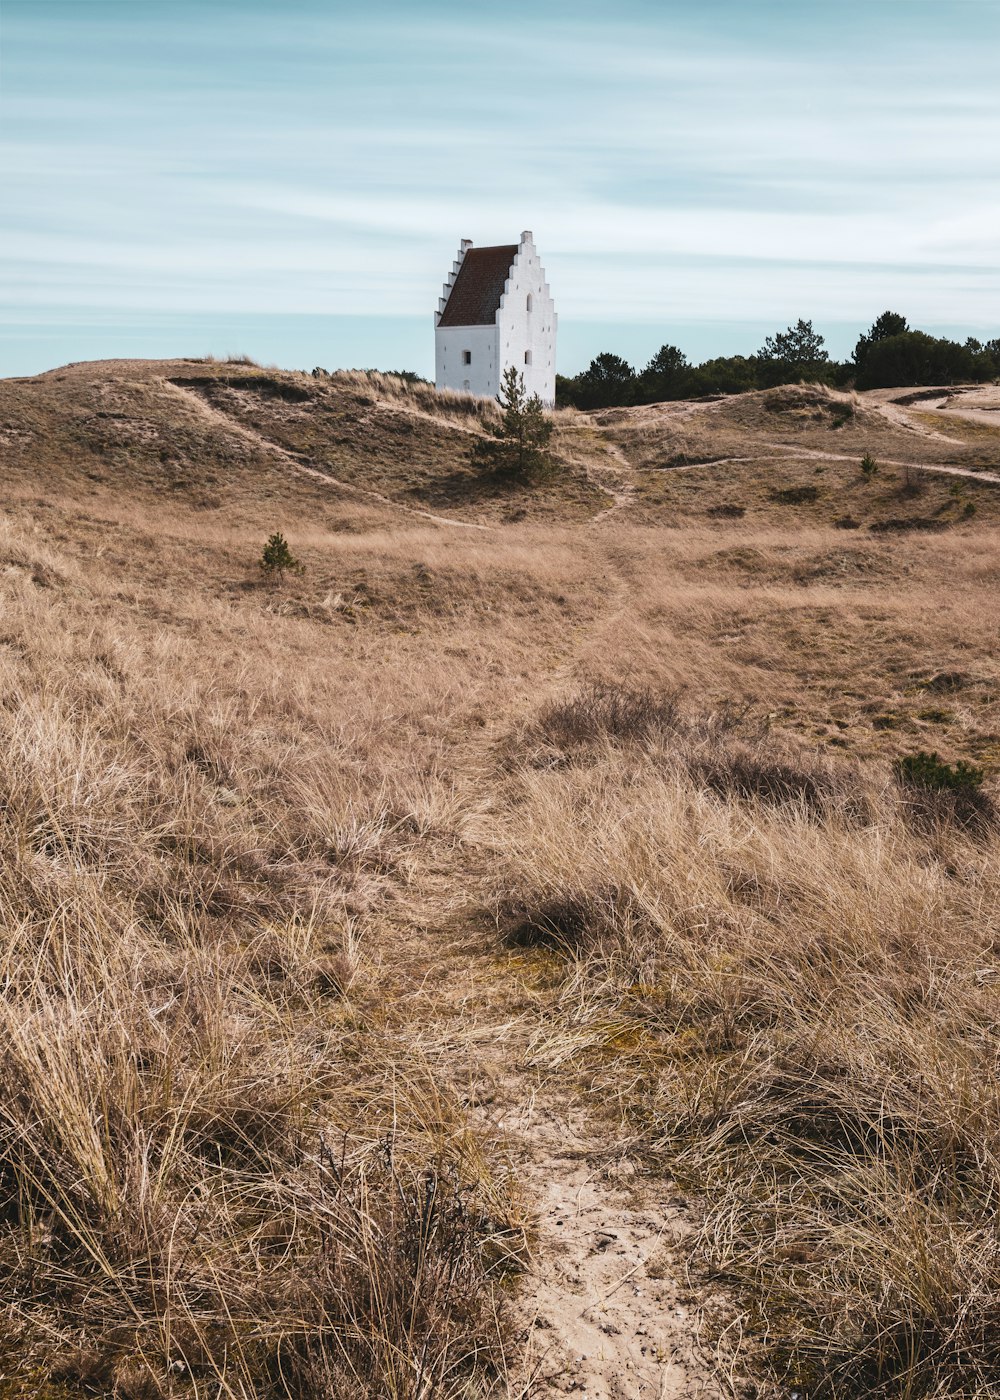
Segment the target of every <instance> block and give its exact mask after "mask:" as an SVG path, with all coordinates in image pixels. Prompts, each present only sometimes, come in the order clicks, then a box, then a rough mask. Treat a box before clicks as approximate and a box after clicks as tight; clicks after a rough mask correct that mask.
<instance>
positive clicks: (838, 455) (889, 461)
mask: <svg viewBox="0 0 1000 1400" xmlns="http://www.w3.org/2000/svg"><path fill="white" fill-rule="evenodd" d="M764 446H765V447H770V448H773V449H774V451H776V452H778V453H780V454H781V455H782V456H785V457H806V458H808V459H809V460H810V461H812V460H814V459H815V460H816V461H819V462H856V461H857V457H856V456H854V455H852V454H851V453H847V452H822V451H820V450H819V449H818V448H815V447H792V446H790V445H789V444H788V443H784V442H766V443H764ZM879 462H880V464H881V465H882V466H884V467H907V468H909V470H910V471H915V472H943V473H944V474H945V475H946V476H965V477H969V478H970V480H972V481H988V482H989V483H990V484H991V485H993V486H1000V476H998V475H996V474H995V473H993V472H977V471H973V470H972V469H971V468H970V467H952V466H948V465H947V464H946V463H944V462H902V461H899V460H898V459H897V458H894V457H880V458H879ZM702 465H709V464H707V463H703V464H702ZM674 470H677V471H686V470H688V468H685V467H679V468H674Z"/></svg>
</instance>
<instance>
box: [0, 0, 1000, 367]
mask: <svg viewBox="0 0 1000 1400" xmlns="http://www.w3.org/2000/svg"><path fill="white" fill-rule="evenodd" d="M998 75H1000V0H948V3H947V4H943V3H940V0H838V3H836V4H833V3H823V0H684V3H680V0H656V2H655V3H646V0H615V3H613V4H612V3H607V0H605V3H600V4H599V3H596V2H595V0H572V3H563V0H535V3H533V4H529V3H524V0H504V3H503V4H502V5H484V4H479V3H475V0H470V3H466V4H457V3H455V0H450V2H449V3H438V0H407V2H406V3H402V0H368V2H367V3H364V4H359V3H357V0H353V2H352V3H350V4H348V3H343V2H342V0H0V375H14V374H30V373H35V372H37V371H40V370H43V369H46V368H50V367H52V366H54V365H57V364H61V363H66V362H67V361H70V360H81V359H93V358H104V357H119V356H150V357H158V356H166V355H199V354H204V353H215V354H220V355H224V354H231V353H232V354H235V353H248V354H251V355H253V356H254V357H255V358H259V359H261V360H262V361H264V362H267V363H276V364H280V365H283V366H288V367H291V368H306V369H311V368H312V367H313V366H314V365H323V366H324V367H326V368H328V369H333V368H337V367H341V366H359V367H377V368H382V369H412V370H416V371H417V372H419V373H422V374H425V375H432V374H433V363H434V353H433V321H432V313H433V310H434V308H435V306H436V303H437V298H438V296H439V295H440V290H441V283H442V281H443V279H444V277H445V275H446V273H447V271H448V269H449V267H450V265H451V263H452V260H453V259H454V256H455V251H456V249H457V246H458V242H459V239H460V238H462V237H468V238H472V239H473V240H474V241H475V242H476V243H477V244H481V245H482V244H489V243H509V242H516V241H517V237H518V235H519V233H520V231H521V230H522V229H527V228H530V229H532V230H533V232H534V236H535V241H536V244H537V245H538V248H539V250H540V253H541V256H542V261H543V263H544V265H545V268H546V272H547V274H548V277H549V282H550V285H551V288H552V292H553V296H554V298H555V301H556V308H557V311H558V313H559V369H560V371H561V372H563V373H566V374H573V373H575V372H577V371H578V370H580V369H582V368H583V367H585V365H586V364H587V363H588V361H589V360H590V358H591V357H592V356H593V355H595V354H597V353H599V352H600V351H603V350H612V351H614V352H616V353H618V354H621V355H624V356H625V357H626V358H627V359H629V360H630V361H631V362H632V363H633V364H635V365H636V366H637V367H641V366H642V365H643V364H644V363H645V362H646V361H647V360H648V359H649V358H650V356H651V355H652V354H653V353H654V352H655V351H656V349H657V348H658V347H659V346H660V345H662V344H664V343H670V344H675V345H679V346H680V347H681V348H682V349H683V350H685V351H686V352H687V353H688V355H689V356H690V357H691V358H692V359H694V360H700V359H703V358H706V357H708V356H711V355H718V354H736V353H744V354H745V353H752V352H753V351H754V350H755V349H756V348H757V347H758V346H759V345H760V344H761V343H762V341H763V338H764V336H765V335H767V334H769V333H771V332H773V331H775V330H778V329H781V328H783V327H784V326H786V325H787V324H789V323H790V322H792V321H794V320H796V319H797V318H798V317H800V316H801V317H805V318H807V319H812V320H813V322H814V324H815V326H816V328H817V330H819V331H821V332H822V333H823V334H824V335H825V336H826V339H827V345H828V348H829V349H830V351H831V352H832V353H833V354H834V355H835V356H838V357H841V356H846V355H847V354H849V353H850V350H851V348H852V347H853V344H854V341H855V340H856V338H857V335H858V334H859V332H860V331H861V330H863V329H864V328H865V327H867V326H868V325H869V324H870V323H871V322H872V321H873V320H874V319H875V317H876V316H877V315H878V314H879V312H881V311H883V310H885V309H887V308H891V309H893V310H897V311H900V312H902V313H903V314H904V315H906V316H907V317H908V318H909V320H910V322H911V324H913V325H916V326H920V327H921V328H923V329H927V330H930V331H933V332H936V333H939V334H953V335H959V336H961V337H962V338H964V337H965V336H966V335H968V334H974V335H978V336H980V337H981V338H990V337H992V336H998V335H1000V76H998Z"/></svg>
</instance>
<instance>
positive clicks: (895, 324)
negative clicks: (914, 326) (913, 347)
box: [854, 311, 910, 370]
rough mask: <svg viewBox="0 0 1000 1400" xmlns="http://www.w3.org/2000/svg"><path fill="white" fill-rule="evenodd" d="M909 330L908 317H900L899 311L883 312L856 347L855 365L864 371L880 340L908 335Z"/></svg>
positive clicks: (861, 337)
mask: <svg viewBox="0 0 1000 1400" xmlns="http://www.w3.org/2000/svg"><path fill="white" fill-rule="evenodd" d="M909 329H910V327H909V325H908V324H907V320H906V317H905V316H900V314H899V312H898V311H883V312H882V315H881V316H879V317H878V318H877V319H876V320H875V321H874V322H873V323H872V326H871V329H870V330H868V331H865V333H864V335H862V336H860V337H859V339H858V343H857V345H855V347H854V363H855V365H856V366H857V367H858V369H859V370H860V369H863V368H864V366H865V363H866V361H867V359H868V354H869V352H870V350H871V348H872V346H873V345H877V344H878V343H879V341H880V340H888V339H889V338H890V336H894V335H906V333H907V331H909Z"/></svg>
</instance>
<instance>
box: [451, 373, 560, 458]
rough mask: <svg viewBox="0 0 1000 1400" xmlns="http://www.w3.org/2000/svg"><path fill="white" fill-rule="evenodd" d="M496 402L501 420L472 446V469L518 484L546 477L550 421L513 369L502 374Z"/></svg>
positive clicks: (538, 399) (522, 378)
mask: <svg viewBox="0 0 1000 1400" xmlns="http://www.w3.org/2000/svg"><path fill="white" fill-rule="evenodd" d="M497 401H498V403H499V404H500V407H501V409H502V410H503V416H502V418H501V420H500V422H499V424H498V425H497V426H496V427H495V428H493V429H492V430H491V432H490V435H489V436H488V437H485V438H479V439H477V441H476V442H475V444H474V446H473V448H472V453H471V457H470V460H471V462H472V465H473V466H474V467H478V468H479V469H480V470H481V471H489V472H493V473H494V474H495V475H497V476H509V477H512V478H514V479H515V480H517V481H530V480H533V479H535V478H537V477H540V476H545V475H547V474H548V473H549V472H550V471H551V470H552V466H553V463H552V457H551V455H550V453H549V451H548V445H549V440H550V438H551V437H552V420H551V419H550V418H549V417H548V416H547V415H546V413H545V409H544V408H543V406H542V401H541V399H540V398H539V397H538V395H537V394H532V395H531V396H530V398H529V397H528V394H527V392H526V390H525V387H524V376H523V375H521V374H518V372H517V370H516V369H515V368H514V366H513V365H511V366H510V367H509V368H508V369H507V371H506V372H505V374H504V377H503V384H502V387H501V389H500V393H499V394H498V395H497Z"/></svg>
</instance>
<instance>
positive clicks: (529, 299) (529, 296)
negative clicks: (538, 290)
mask: <svg viewBox="0 0 1000 1400" xmlns="http://www.w3.org/2000/svg"><path fill="white" fill-rule="evenodd" d="M528 310H529V311H530V310H531V293H530V292H529V293H528Z"/></svg>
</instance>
